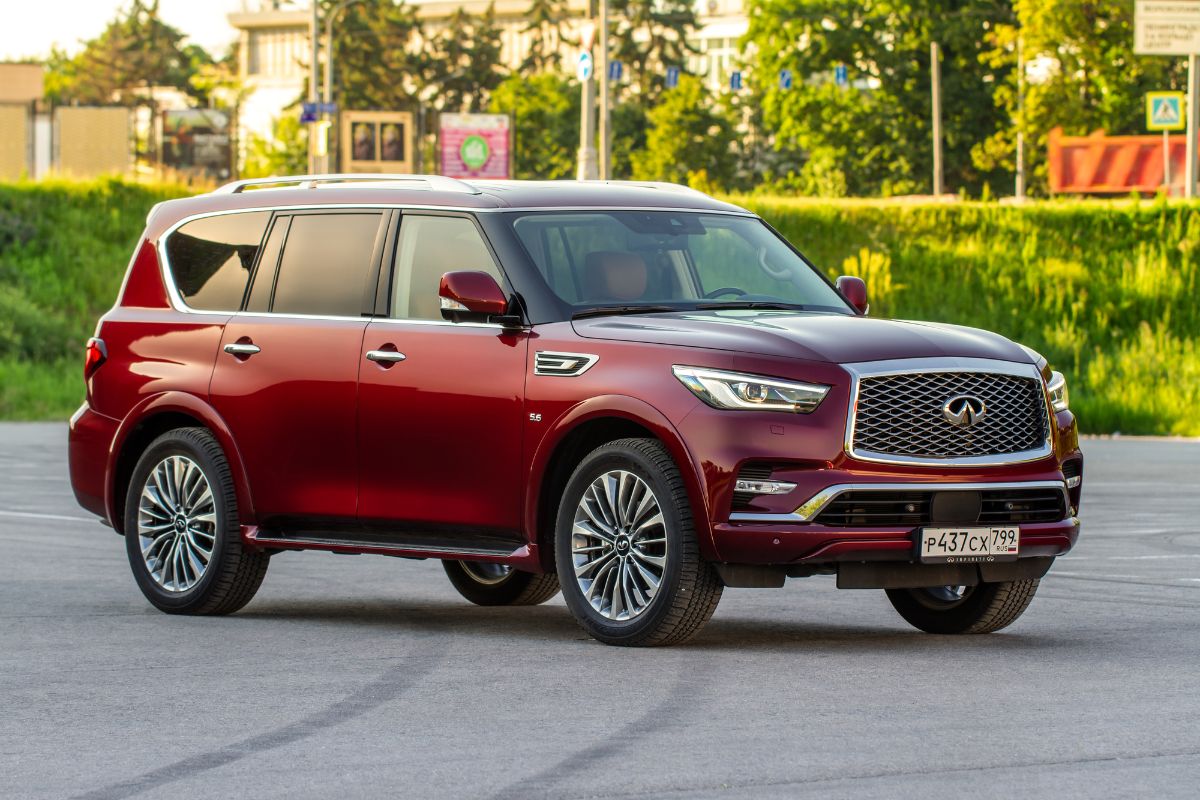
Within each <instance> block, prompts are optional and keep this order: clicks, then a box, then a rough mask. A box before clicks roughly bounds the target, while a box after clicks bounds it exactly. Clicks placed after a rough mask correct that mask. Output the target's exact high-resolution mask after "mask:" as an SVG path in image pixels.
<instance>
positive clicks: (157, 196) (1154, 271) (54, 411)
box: [0, 180, 1200, 436]
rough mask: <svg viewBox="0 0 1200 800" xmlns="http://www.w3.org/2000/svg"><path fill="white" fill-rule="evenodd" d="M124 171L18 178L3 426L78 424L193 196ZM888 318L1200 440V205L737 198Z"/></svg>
mask: <svg viewBox="0 0 1200 800" xmlns="http://www.w3.org/2000/svg"><path fill="white" fill-rule="evenodd" d="M188 191H189V190H188V189H186V188H184V187H180V186H172V185H139V184H132V183H127V182H122V181H117V180H101V181H90V182H80V183H67V182H41V183H28V182H26V183H16V184H0V419H52V418H63V417H65V416H66V415H68V414H69V413H70V412H71V411H72V410H74V407H75V405H77V404H78V402H79V400H80V398H81V396H82V381H81V378H80V375H79V370H80V366H81V359H82V348H81V345H82V342H83V341H84V340H85V339H86V338H87V337H88V336H89V335H91V332H92V328H93V326H94V324H95V320H96V317H98V316H99V315H100V314H102V313H103V312H104V310H105V309H106V308H108V307H109V306H110V305H111V303H112V301H113V298H114V297H115V296H116V292H117V289H118V287H119V286H120V282H121V278H122V276H123V275H124V271H125V267H126V265H127V263H128V261H129V256H130V253H131V252H132V250H133V247H134V245H135V243H136V241H137V237H138V235H139V234H140V233H141V230H142V226H143V224H144V222H145V216H146V212H147V211H148V210H149V208H150V207H151V206H152V205H153V204H154V203H156V202H159V201H160V200H164V199H168V198H171V197H178V196H182V195H184V194H187V193H188ZM731 199H732V200H733V201H734V202H737V203H740V204H742V205H744V206H746V207H748V208H751V209H753V210H754V211H756V212H758V213H760V214H762V215H763V217H765V218H766V219H767V220H768V221H769V222H770V223H771V224H772V225H774V226H775V227H776V228H778V229H779V230H780V231H781V232H782V233H783V234H784V235H785V236H787V237H788V238H789V239H790V240H791V241H792V242H793V243H794V244H796V245H797V246H798V247H799V248H800V249H801V250H802V251H803V252H804V253H805V254H806V255H807V256H808V257H809V258H810V259H811V260H812V261H813V262H814V263H816V264H817V265H818V266H820V267H821V268H822V269H824V270H825V271H826V272H827V273H828V274H830V275H831V276H835V275H839V274H853V275H859V276H861V277H862V278H864V279H865V280H866V281H867V286H868V289H869V292H870V295H871V313H872V314H873V315H875V316H888V317H897V318H901V319H921V320H939V321H945V322H953V323H958V324H963V325H973V326H977V327H981V328H988V329H990V330H995V331H998V332H1000V333H1002V334H1004V335H1006V336H1010V337H1012V338H1013V339H1015V340H1017V341H1019V342H1022V343H1024V344H1026V345H1028V346H1030V347H1033V348H1035V349H1037V350H1039V351H1041V352H1042V353H1044V354H1045V355H1046V356H1047V357H1048V358H1049V359H1050V360H1051V362H1052V363H1053V364H1054V365H1055V367H1056V368H1058V369H1061V370H1062V371H1063V372H1064V373H1066V375H1067V377H1068V380H1069V385H1070V388H1071V404H1072V407H1073V408H1074V409H1075V411H1076V413H1077V414H1078V415H1079V417H1080V420H1081V424H1082V427H1083V429H1084V430H1085V431H1089V432H1095V433H1110V432H1117V431H1120V432H1123V433H1131V434H1132V433H1142V434H1182V435H1193V436H1194V435H1200V414H1198V413H1197V411H1196V409H1197V408H1200V352H1198V351H1200V304H1197V302H1196V290H1197V288H1198V287H1197V283H1198V280H1197V275H1198V273H1200V269H1198V268H1197V260H1198V258H1200V255H1198V253H1197V247H1200V205H1195V204H1184V203H1176V202H1171V203H1167V202H1165V201H1161V200H1160V201H1154V202H1137V201H1120V202H1098V201H1097V202H1074V203H1069V202H1067V203H1064V202H1040V203H1029V204H1025V205H1020V206H1016V205H1001V204H997V203H938V204H933V203H905V202H901V201H854V200H848V201H818V200H796V199H786V198H773V197H758V196H751V197H736V198H731Z"/></svg>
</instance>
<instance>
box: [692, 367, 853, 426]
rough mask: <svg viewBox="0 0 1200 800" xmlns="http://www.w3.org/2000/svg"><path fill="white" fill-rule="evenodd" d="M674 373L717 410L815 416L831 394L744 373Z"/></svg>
mask: <svg viewBox="0 0 1200 800" xmlns="http://www.w3.org/2000/svg"><path fill="white" fill-rule="evenodd" d="M672 371H673V372H674V373H675V377H676V378H678V379H679V381H680V382H681V383H682V384H683V385H684V386H686V387H687V388H689V389H691V390H692V392H693V394H695V395H696V396H697V397H699V398H700V399H701V400H703V401H704V402H705V403H708V404H709V405H710V406H712V407H713V408H731V409H744V410H749V411H793V412H799V413H801V414H811V413H812V412H813V411H815V410H816V408H817V406H819V405H820V404H821V401H822V400H824V399H825V395H826V394H827V393H828V392H829V387H828V386H821V385H819V384H813V383H794V382H792V381H781V380H778V379H775V378H764V377H762V376H761V375H745V374H742V373H740V372H724V371H722V370H715V369H701V368H699V367H680V366H675V367H672Z"/></svg>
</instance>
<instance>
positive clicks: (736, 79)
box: [729, 69, 742, 92]
mask: <svg viewBox="0 0 1200 800" xmlns="http://www.w3.org/2000/svg"><path fill="white" fill-rule="evenodd" d="M729 88H730V89H732V90H733V91H735V92H740V91H741V90H742V71H741V70H740V69H735V70H734V71H733V72H731V73H730V74H729Z"/></svg>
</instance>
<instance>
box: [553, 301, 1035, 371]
mask: <svg viewBox="0 0 1200 800" xmlns="http://www.w3.org/2000/svg"><path fill="white" fill-rule="evenodd" d="M572 324H573V325H574V328H575V332H576V333H577V334H579V335H580V336H583V337H585V338H589V339H610V340H617V341H637V342H649V343H653V344H663V345H672V346H676V347H702V348H707V349H715V350H731V351H734V352H738V353H755V354H758V355H767V356H783V357H791V358H800V359H805V360H808V361H826V362H830V363H835V364H847V363H853V362H858V361H884V360H888V359H896V358H937V357H960V358H990V359H999V360H1002V361H1014V362H1017V363H1022V364H1028V363H1032V359H1031V358H1030V357H1029V355H1028V354H1027V353H1026V352H1025V351H1024V350H1023V349H1022V348H1021V347H1020V346H1018V345H1016V344H1014V343H1013V342H1011V341H1009V340H1008V339H1005V338H1004V337H1003V336H1000V335H998V334H995V333H990V332H988V331H982V330H979V329H977V328H966V327H962V326H959V325H946V324H941V323H935V322H910V321H903V320H884V319H871V318H870V317H852V316H848V315H843V314H819V313H808V312H796V311H754V310H740V309H739V310H720V311H680V312H671V313H660V314H639V315H636V316H622V317H594V318H588V319H579V320H575V321H574V322H573V323H572Z"/></svg>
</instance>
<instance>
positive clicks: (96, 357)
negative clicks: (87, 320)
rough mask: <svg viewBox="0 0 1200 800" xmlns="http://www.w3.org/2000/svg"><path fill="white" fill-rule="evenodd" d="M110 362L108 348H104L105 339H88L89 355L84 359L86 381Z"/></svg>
mask: <svg viewBox="0 0 1200 800" xmlns="http://www.w3.org/2000/svg"><path fill="white" fill-rule="evenodd" d="M107 360H108V348H107V347H105V346H104V340H103V339H97V338H96V337H94V336H93V337H92V338H91V339H88V343H87V354H86V355H85V356H84V359H83V377H84V380H87V379H88V378H90V377H92V375H94V374H96V370H97V369H99V368H100V365H101V364H103V363H104V362H105V361H107Z"/></svg>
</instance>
